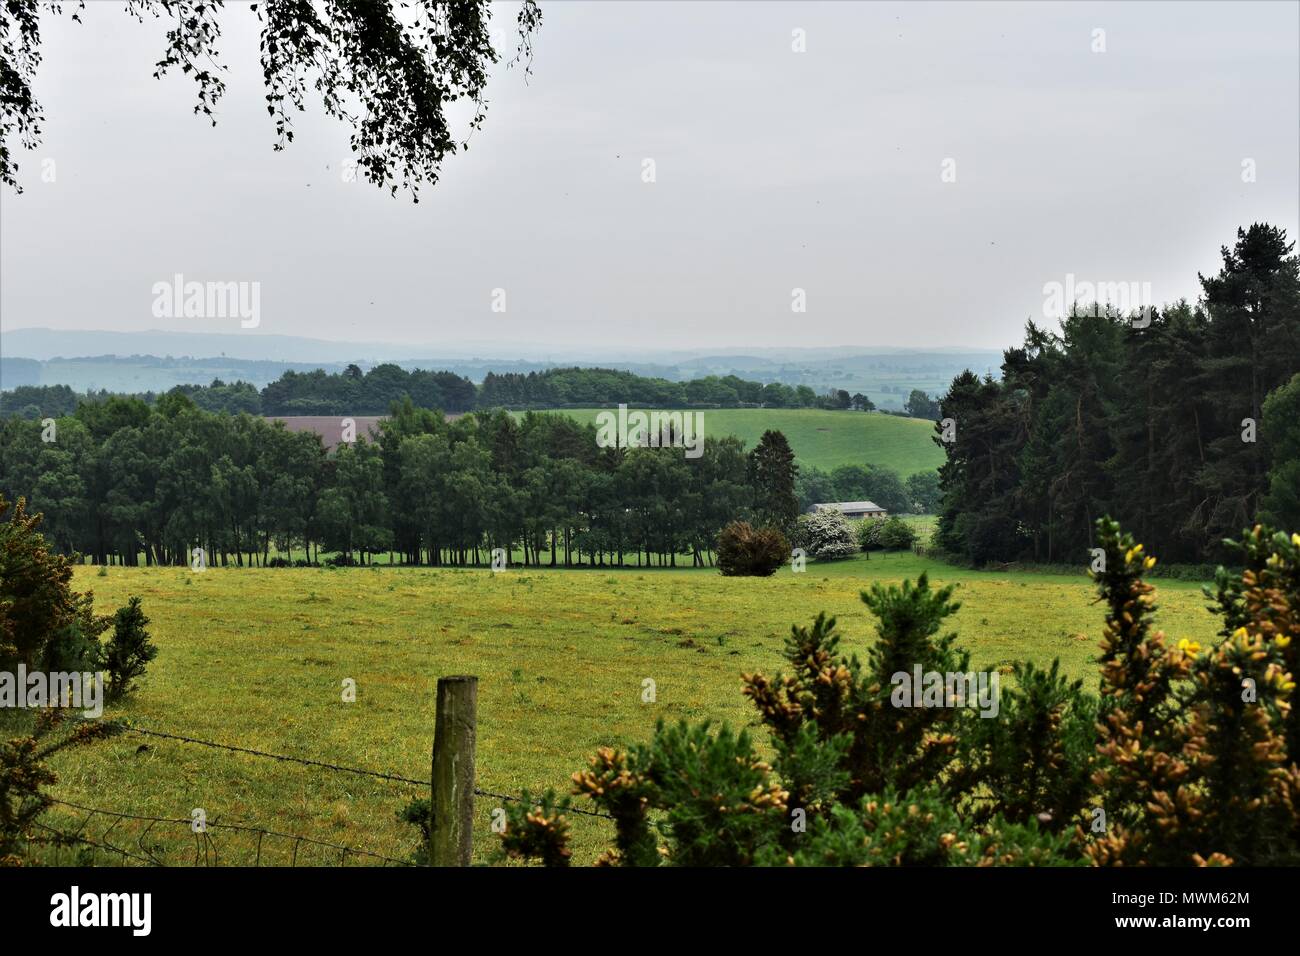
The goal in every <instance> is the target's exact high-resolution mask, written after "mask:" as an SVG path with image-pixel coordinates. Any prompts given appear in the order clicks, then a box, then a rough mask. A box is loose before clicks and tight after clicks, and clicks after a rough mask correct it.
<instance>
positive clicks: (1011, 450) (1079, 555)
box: [935, 224, 1300, 563]
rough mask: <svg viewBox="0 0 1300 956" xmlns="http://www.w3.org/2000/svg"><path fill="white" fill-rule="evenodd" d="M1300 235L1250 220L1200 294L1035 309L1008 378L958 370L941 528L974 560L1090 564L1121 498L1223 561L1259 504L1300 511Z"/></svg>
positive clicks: (1167, 549)
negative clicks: (1227, 542)
mask: <svg viewBox="0 0 1300 956" xmlns="http://www.w3.org/2000/svg"><path fill="white" fill-rule="evenodd" d="M1294 245H1295V244H1294V243H1293V242H1289V241H1288V240H1287V237H1286V232H1285V230H1282V229H1279V228H1276V227H1273V226H1268V225H1264V224H1255V225H1252V226H1251V227H1250V228H1249V229H1239V230H1238V231H1237V241H1236V244H1235V245H1234V247H1233V248H1231V249H1229V248H1227V247H1224V248H1223V249H1222V258H1223V264H1222V267H1221V269H1220V270H1219V272H1218V274H1217V275H1215V276H1211V277H1206V276H1199V278H1200V282H1201V287H1202V297H1201V301H1200V302H1198V303H1197V304H1196V305H1195V306H1191V305H1188V304H1187V303H1186V302H1185V301H1184V302H1180V303H1178V304H1177V305H1175V306H1173V307H1171V308H1166V309H1164V310H1163V311H1159V312H1154V311H1153V313H1152V314H1151V315H1150V316H1149V317H1147V318H1149V322H1148V321H1147V318H1143V317H1141V316H1140V315H1139V314H1135V315H1131V316H1123V315H1119V314H1116V313H1114V312H1112V311H1110V310H1109V309H1106V310H1099V309H1097V308H1096V307H1095V306H1094V307H1092V308H1089V309H1075V310H1074V311H1073V312H1072V314H1071V315H1070V316H1069V317H1067V318H1066V319H1065V320H1063V322H1062V323H1061V330H1060V332H1059V333H1053V332H1049V331H1047V330H1045V329H1042V328H1040V327H1038V326H1037V325H1035V324H1034V323H1033V322H1030V323H1029V324H1028V326H1027V328H1026V332H1025V341H1024V344H1023V345H1022V346H1021V347H1019V348H1012V349H1009V350H1007V351H1006V352H1005V353H1004V358H1003V362H1002V375H1001V378H1000V379H994V378H992V377H991V376H986V377H984V378H982V379H981V378H979V377H978V376H976V375H975V374H973V373H972V372H970V371H967V372H965V373H963V374H962V375H959V376H958V377H957V378H956V379H954V381H953V383H952V387H951V388H950V389H949V391H948V393H947V395H946V396H945V397H944V398H943V399H942V400H941V417H942V418H943V419H945V420H950V421H947V423H945V421H940V422H939V423H938V424H936V426H935V430H936V436H935V441H936V443H938V444H939V446H940V447H941V448H943V450H944V452H945V453H946V455H947V461H946V463H945V464H944V465H943V466H942V467H941V469H940V472H939V474H940V483H941V487H942V491H943V506H942V509H941V515H940V520H939V528H938V535H937V541H938V543H939V544H940V545H941V546H942V547H943V548H945V549H946V550H948V551H950V552H953V553H956V554H959V555H962V556H964V557H965V558H967V559H969V560H971V561H973V562H975V563H987V562H1003V561H1015V560H1032V561H1040V562H1049V563H1051V562H1076V561H1080V562H1082V561H1086V560H1088V551H1089V549H1091V548H1093V547H1095V545H1096V541H1095V523H1096V520H1097V518H1098V517H1099V516H1101V515H1106V514H1109V515H1111V516H1113V517H1114V518H1116V519H1118V520H1119V521H1121V522H1122V523H1123V524H1124V525H1125V526H1126V527H1130V528H1132V529H1133V530H1134V531H1135V532H1136V534H1137V535H1138V537H1139V539H1140V540H1142V541H1144V542H1147V543H1148V545H1149V546H1150V547H1152V548H1153V549H1156V550H1159V551H1160V552H1161V554H1162V555H1163V556H1164V557H1165V558H1166V559H1167V560H1169V561H1174V562H1180V563H1183V562H1203V561H1218V560H1220V559H1221V558H1222V557H1223V553H1222V550H1221V547H1222V541H1223V539H1225V538H1235V537H1236V536H1238V535H1239V534H1240V532H1241V530H1242V529H1243V528H1247V527H1250V526H1252V525H1253V524H1254V522H1255V520H1256V519H1257V517H1258V518H1262V519H1263V520H1266V521H1269V522H1271V523H1273V524H1275V525H1280V526H1282V527H1291V528H1295V527H1300V502H1298V501H1297V497H1298V496H1300V491H1297V489H1296V487H1295V482H1296V479H1297V477H1298V476H1300V466H1297V461H1298V460H1300V434H1297V429H1300V414H1297V413H1298V412H1300V378H1298V377H1296V373H1297V371H1298V370H1300V272H1298V268H1297V258H1296V256H1295V255H1293V250H1294ZM1288 383H1289V384H1288ZM945 438H949V439H952V440H945Z"/></svg>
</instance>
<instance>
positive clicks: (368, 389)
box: [0, 364, 937, 419]
mask: <svg viewBox="0 0 1300 956" xmlns="http://www.w3.org/2000/svg"><path fill="white" fill-rule="evenodd" d="M167 394H181V395H184V396H186V397H187V398H189V399H190V400H191V401H192V402H193V403H194V404H195V405H196V406H197V407H199V408H201V409H204V410H205V411H211V412H230V413H231V414H238V413H240V412H247V413H248V414H249V415H268V416H279V415H283V416H294V415H383V414H386V413H387V412H388V408H389V406H390V405H392V403H393V402H400V401H405V400H406V399H408V398H409V399H410V400H411V402H412V403H413V404H414V405H415V407H416V408H436V409H441V410H443V411H447V412H468V411H474V410H484V409H492V408H512V409H544V408H561V407H565V406H571V407H572V406H591V405H617V404H620V403H623V404H628V405H640V406H648V407H655V408H690V407H707V408H743V407H754V408H758V407H764V408H826V409H848V410H855V411H872V410H873V409H874V408H875V405H873V404H872V402H871V400H870V399H869V398H867V396H865V395H863V394H861V393H856V394H852V395H851V394H849V393H848V392H847V391H845V390H844V389H832V390H829V391H828V392H827V393H826V394H824V395H818V394H817V393H816V392H814V391H813V390H812V389H811V388H810V387H809V386H807V385H799V386H794V387H792V386H789V385H782V384H780V383H779V382H771V383H768V384H763V383H762V382H750V381H746V380H744V379H741V378H737V377H736V376H735V375H725V376H721V377H719V376H714V375H710V376H707V377H705V378H700V379H694V380H692V381H689V382H670V381H668V380H667V379H662V378H648V377H646V376H643V375H636V374H634V373H632V372H626V371H617V370H614V369H603V368H554V369H547V370H546V371H542V372H528V373H521V372H507V373H503V374H498V373H495V372H488V373H487V375H486V376H485V378H484V379H483V383H482V385H475V384H474V383H473V382H472V381H470V380H469V379H468V378H465V377H463V376H460V375H457V374H455V373H454V372H430V371H426V370H423V369H413V370H411V371H407V370H405V369H403V368H400V367H399V366H397V365H392V364H385V365H376V366H375V367H374V368H372V369H370V370H369V371H367V372H363V371H362V370H361V369H360V367H358V366H356V365H349V366H348V367H347V369H346V370H344V371H342V372H339V373H333V374H332V373H329V372H325V371H324V370H321V369H317V370H315V371H312V372H295V371H287V372H285V373H284V374H283V375H282V376H281V377H280V378H279V379H277V380H276V381H274V382H271V383H270V384H269V385H267V386H266V387H265V388H263V389H261V390H260V391H259V390H258V389H257V388H256V387H254V386H253V385H250V384H249V383H247V382H234V383H226V382H223V381H221V380H220V379H217V380H214V381H213V382H212V384H210V385H178V386H176V387H175V388H173V389H171V390H170V392H168V393H167ZM105 397H106V393H100V395H99V396H98V398H97V400H100V401H102V400H103V399H104V398H105ZM131 397H135V398H140V399H141V400H143V401H146V402H148V403H153V402H154V401H156V400H157V396H155V395H154V394H153V393H152V392H150V393H145V394H142V395H136V396H131ZM77 399H78V396H76V394H75V393H73V391H72V390H71V389H69V388H68V387H67V386H66V385H55V386H31V385H26V386H21V387H19V388H16V389H14V390H12V391H10V392H4V393H0V415H18V416H19V417H22V418H28V419H37V418H42V417H46V416H51V417H57V416H58V415H66V414H71V412H72V411H73V410H74V409H75V408H76V403H77ZM935 410H937V406H935V405H934V403H933V402H931V401H930V400H929V399H928V397H927V396H926V395H925V393H924V392H920V391H914V392H913V393H912V397H911V399H910V400H909V402H908V406H907V410H906V414H909V415H915V416H917V417H923V418H924V417H928V418H933V417H934V411H935Z"/></svg>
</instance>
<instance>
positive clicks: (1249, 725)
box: [502, 519, 1300, 866]
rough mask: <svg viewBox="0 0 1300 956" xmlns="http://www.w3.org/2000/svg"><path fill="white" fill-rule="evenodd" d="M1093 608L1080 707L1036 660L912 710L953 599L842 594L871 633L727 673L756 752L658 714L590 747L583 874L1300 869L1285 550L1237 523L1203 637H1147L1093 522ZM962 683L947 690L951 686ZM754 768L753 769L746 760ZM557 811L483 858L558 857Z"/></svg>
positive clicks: (897, 591) (1275, 538) (544, 803)
mask: <svg viewBox="0 0 1300 956" xmlns="http://www.w3.org/2000/svg"><path fill="white" fill-rule="evenodd" d="M1097 530H1098V540H1099V543H1100V545H1101V547H1102V548H1103V549H1104V553H1105V564H1104V570H1102V571H1100V572H1098V573H1096V574H1095V575H1094V577H1095V580H1096V584H1097V588H1098V593H1099V596H1100V599H1101V603H1103V604H1104V606H1105V608H1106V612H1105V623H1104V627H1103V632H1102V643H1101V654H1100V657H1099V663H1100V682H1099V685H1098V691H1099V693H1098V694H1096V695H1093V694H1090V693H1088V692H1086V691H1085V690H1084V689H1083V682H1082V681H1079V680H1074V681H1071V680H1068V679H1066V678H1065V677H1064V676H1063V675H1062V674H1061V673H1060V668H1059V663H1058V662H1055V661H1054V662H1053V663H1052V664H1051V666H1050V667H1047V668H1039V667H1036V666H1034V665H1032V664H1018V665H1015V666H1014V667H1013V668H1011V669H1010V673H1009V675H1008V677H1009V678H1010V684H1009V686H1008V687H1006V688H1000V685H998V684H996V683H994V679H995V678H996V677H997V676H998V675H997V674H993V675H981V677H987V678H988V684H987V685H985V684H981V683H979V682H976V685H975V686H978V687H981V688H983V687H985V686H992V687H993V688H994V691H995V692H998V691H1000V692H999V693H997V696H996V705H995V706H989V707H987V708H985V707H984V705H985V704H986V703H990V701H988V700H986V698H985V694H984V691H983V690H982V689H981V690H980V691H979V693H978V694H977V695H976V697H977V702H978V705H979V706H972V699H971V697H970V690H971V687H972V685H971V684H970V683H965V684H953V683H951V682H950V683H948V684H946V685H944V686H942V687H938V688H936V699H934V700H930V699H929V696H928V695H929V691H928V690H927V692H926V693H927V697H926V699H925V701H924V703H925V704H926V706H916V705H915V701H913V702H912V703H910V704H909V703H907V702H906V701H902V700H900V699H898V698H896V696H895V695H896V693H897V691H898V688H899V687H900V686H903V685H904V684H905V682H903V683H900V680H899V679H900V677H902V676H905V675H910V674H913V673H914V672H915V670H916V669H917V668H919V669H920V670H921V671H922V672H927V673H931V672H933V673H938V674H943V675H948V676H949V678H950V680H951V678H952V677H953V675H957V676H962V675H964V676H966V677H968V678H975V677H976V675H975V674H974V673H973V672H971V671H970V669H969V665H970V659H969V655H968V654H967V653H966V652H965V651H963V650H962V649H961V648H960V647H958V645H957V638H956V635H955V634H952V633H943V624H944V621H945V620H946V619H947V618H948V617H950V616H951V615H952V614H954V613H955V612H956V611H957V609H958V605H957V604H956V603H955V602H954V601H953V600H952V589H951V588H939V589H935V588H933V587H931V585H930V583H929V581H928V580H927V579H926V576H925V575H922V576H921V577H920V578H919V579H918V580H917V581H916V582H915V583H912V582H910V581H905V582H903V584H902V585H901V586H889V587H884V586H881V585H879V584H877V585H875V586H874V587H872V588H871V590H869V591H866V592H863V594H862V599H863V601H864V603H865V604H866V606H867V608H868V609H869V610H870V611H871V613H872V614H873V616H874V617H875V618H876V630H877V634H878V640H877V641H876V642H875V643H874V644H872V645H871V646H870V647H869V648H868V649H867V651H866V653H865V655H864V656H863V657H862V658H859V657H858V655H856V654H851V653H850V654H847V655H846V654H845V653H843V652H841V649H840V645H841V641H842V637H841V635H840V634H839V632H838V630H837V626H836V623H835V621H834V619H830V618H827V617H826V616H825V615H824V614H823V615H820V616H819V617H818V618H817V619H816V620H815V621H814V622H813V623H812V625H811V626H810V627H800V626H796V627H794V628H792V629H791V635H790V637H789V638H787V640H786V644H785V654H784V656H785V659H786V661H787V663H788V665H789V667H790V672H789V673H781V674H777V675H776V676H775V677H767V676H764V675H761V674H747V675H744V676H743V678H742V683H743V690H744V694H745V695H746V696H747V697H749V698H750V700H751V701H752V702H753V703H754V705H755V707H756V708H757V711H758V716H759V720H760V724H761V728H762V731H763V732H764V733H765V735H766V737H767V740H768V743H769V744H770V746H769V747H766V748H759V747H758V746H757V744H756V742H755V741H754V739H753V738H752V737H751V736H750V734H749V732H748V731H741V732H734V731H732V730H731V729H730V728H728V727H727V726H726V725H723V726H722V727H720V728H716V729H715V728H714V727H712V726H711V725H710V724H709V723H707V722H706V723H703V724H694V725H692V724H688V723H686V722H681V723H679V724H676V725H667V724H665V723H664V722H662V721H660V723H659V724H658V726H657V727H656V729H655V732H654V734H653V736H652V737H651V739H650V741H649V742H648V743H645V744H639V745H634V746H631V747H628V748H627V749H619V748H613V747H602V748H600V749H599V750H597V752H596V753H595V754H594V755H593V756H592V757H591V758H590V760H589V761H588V766H587V769H586V770H583V771H580V772H579V773H576V774H574V777H573V795H574V796H586V797H587V798H589V799H590V800H591V801H592V802H593V803H594V804H595V805H596V806H597V807H598V808H599V809H601V810H603V811H604V812H606V813H608V814H610V815H611V816H612V817H613V818H614V820H615V826H616V833H615V838H614V843H613V846H611V847H610V849H609V850H608V851H607V852H606V853H605V854H604V855H603V856H602V857H601V858H600V861H599V862H600V863H602V864H618V865H625V866H658V865H688V866H749V865H796V866H803V865H929V866H998V865H1012V866H1027V865H1034V866H1037V865H1043V866H1046V865H1086V864H1092V865H1121V864H1122V865H1268V864H1285V863H1297V862H1300V817H1298V815H1297V808H1300V770H1297V766H1296V764H1297V750H1296V734H1297V725H1296V720H1295V711H1294V709H1293V708H1292V706H1291V696H1292V693H1293V691H1294V681H1293V679H1292V674H1294V673H1295V667H1296V664H1297V661H1296V659H1295V658H1296V653H1297V651H1296V644H1295V641H1294V639H1295V637H1296V636H1298V635H1300V535H1294V536H1292V537H1290V538H1288V537H1287V536H1285V535H1281V534H1275V533H1273V532H1271V531H1269V530H1268V529H1266V528H1262V527H1257V528H1255V529H1254V530H1253V531H1251V532H1249V533H1248V534H1246V535H1245V536H1244V538H1243V539H1242V541H1240V542H1238V543H1237V545H1236V546H1237V547H1238V548H1239V549H1240V550H1241V551H1242V552H1243V555H1244V562H1245V570H1244V572H1243V573H1242V574H1241V575H1240V576H1239V577H1235V578H1234V577H1233V576H1231V575H1229V574H1228V573H1227V572H1223V571H1220V573H1219V576H1218V580H1217V581H1216V585H1215V588H1214V590H1213V591H1211V592H1209V594H1210V596H1211V597H1212V598H1213V600H1214V602H1215V605H1214V608H1212V609H1214V610H1217V611H1218V612H1219V613H1220V614H1221V615H1222V616H1223V620H1224V628H1223V631H1222V638H1223V639H1222V640H1221V641H1220V642H1219V643H1218V644H1217V645H1216V646H1214V647H1210V648H1201V647H1199V646H1197V645H1196V644H1192V643H1188V642H1186V641H1181V642H1178V643H1177V644H1176V645H1171V644H1170V643H1169V642H1168V641H1167V640H1166V638H1165V636H1164V635H1163V634H1162V633H1161V632H1160V631H1158V630H1156V629H1154V628H1153V626H1152V616H1153V614H1154V613H1155V610H1156V608H1155V602H1154V589H1153V588H1152V587H1151V586H1150V585H1149V584H1147V583H1146V582H1145V581H1144V580H1143V576H1144V575H1145V574H1148V573H1149V572H1150V571H1151V570H1152V568H1153V567H1154V566H1155V559H1154V558H1151V557H1149V556H1147V555H1146V554H1145V553H1144V549H1143V548H1142V546H1141V545H1140V544H1138V543H1136V542H1135V541H1134V540H1133V538H1132V537H1131V536H1129V535H1127V534H1125V533H1123V532H1122V531H1121V530H1120V528H1119V527H1118V525H1117V524H1115V523H1114V522H1112V521H1110V520H1109V519H1102V520H1101V521H1099V522H1098V525H1097ZM955 686H960V687H961V688H962V689H961V690H960V691H956V692H955V691H954V689H953V688H954V687H955ZM767 753H770V756H767V757H765V756H763V754H767ZM571 801H572V797H571V796H564V797H557V796H556V795H555V794H554V793H548V794H547V795H546V796H544V797H543V798H542V800H541V801H540V805H539V806H514V807H511V808H508V809H507V825H506V831H505V833H504V834H503V837H502V839H503V849H504V850H505V852H507V853H508V854H510V855H512V856H515V857H524V858H532V859H538V860H542V861H543V862H545V863H547V864H549V865H567V864H568V862H569V855H568V847H567V841H568V836H567V833H568V830H567V822H566V817H565V814H566V812H567V811H568V810H569V809H570V807H571V805H572V803H571Z"/></svg>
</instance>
